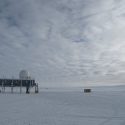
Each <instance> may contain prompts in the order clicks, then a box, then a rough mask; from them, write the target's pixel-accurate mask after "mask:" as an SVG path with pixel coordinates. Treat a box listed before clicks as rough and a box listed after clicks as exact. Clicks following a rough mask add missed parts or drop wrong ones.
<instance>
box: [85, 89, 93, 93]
mask: <svg viewBox="0 0 125 125" xmlns="http://www.w3.org/2000/svg"><path fill="white" fill-rule="evenodd" d="M91 91H92V90H91V89H84V93H90V92H91Z"/></svg>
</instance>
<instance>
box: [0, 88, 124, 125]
mask: <svg viewBox="0 0 125 125" xmlns="http://www.w3.org/2000/svg"><path fill="white" fill-rule="evenodd" d="M118 89H119V88H113V89H106V88H105V89H104V90H103V89H102V91H101V89H100V88H97V89H93V91H92V93H88V94H87V93H86V94H85V93H83V91H82V90H77V91H75V90H74V89H73V90H72V91H71V90H70V91H68V90H66V91H56V90H53V91H49V90H47V91H44V90H41V92H40V93H39V94H33V93H31V94H19V93H13V94H9V93H6V94H5V93H4V94H2V93H1V94H0V125H125V89H124V90H123V89H119V90H118Z"/></svg>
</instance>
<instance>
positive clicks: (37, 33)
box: [0, 0, 125, 87]
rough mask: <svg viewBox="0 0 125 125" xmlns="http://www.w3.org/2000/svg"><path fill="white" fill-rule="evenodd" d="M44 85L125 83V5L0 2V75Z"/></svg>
mask: <svg viewBox="0 0 125 125" xmlns="http://www.w3.org/2000/svg"><path fill="white" fill-rule="evenodd" d="M22 69H26V70H28V71H29V72H30V73H31V76H32V77H34V78H35V79H36V80H37V81H38V82H39V83H40V85H41V86H59V87H61V86H84V85H111V84H121V83H122V84H124V82H125V77H124V76H125V1H124V0H0V76H1V77H3V76H6V77H12V76H14V77H18V74H19V71H20V70H22Z"/></svg>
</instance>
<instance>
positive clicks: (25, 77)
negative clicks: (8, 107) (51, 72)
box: [0, 70, 39, 94]
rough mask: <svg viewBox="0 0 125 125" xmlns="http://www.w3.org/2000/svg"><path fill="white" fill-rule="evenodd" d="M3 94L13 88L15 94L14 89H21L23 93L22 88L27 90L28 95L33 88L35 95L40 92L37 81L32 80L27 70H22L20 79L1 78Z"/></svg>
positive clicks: (0, 85) (0, 84) (0, 83)
mask: <svg viewBox="0 0 125 125" xmlns="http://www.w3.org/2000/svg"><path fill="white" fill-rule="evenodd" d="M0 87H1V91H0V92H1V93H4V92H5V89H6V87H9V88H11V93H13V89H14V87H19V88H20V93H22V88H24V87H25V88H26V93H27V94H29V93H30V89H31V88H35V89H34V90H35V93H38V92H39V88H38V83H36V81H35V79H33V78H31V76H30V73H29V72H28V71H26V70H21V71H20V73H19V78H18V79H14V78H12V79H9V78H1V79H0Z"/></svg>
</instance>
